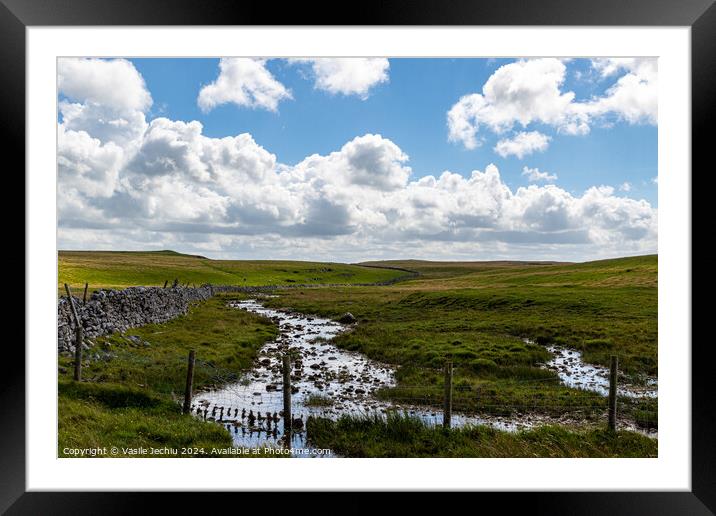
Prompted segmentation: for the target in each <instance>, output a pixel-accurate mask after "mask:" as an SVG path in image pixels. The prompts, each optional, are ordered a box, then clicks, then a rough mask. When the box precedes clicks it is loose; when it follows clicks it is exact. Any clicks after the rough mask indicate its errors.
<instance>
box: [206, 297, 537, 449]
mask: <svg viewBox="0 0 716 516" xmlns="http://www.w3.org/2000/svg"><path fill="white" fill-rule="evenodd" d="M232 306H234V307H236V308H238V309H241V310H246V311H249V312H253V313H256V314H260V315H263V316H264V317H268V318H270V319H272V320H273V321H274V322H275V323H276V324H277V325H278V327H279V337H278V338H277V339H276V340H274V341H271V342H268V343H267V344H266V345H264V347H263V348H261V350H260V351H259V357H258V360H257V362H256V364H255V365H254V368H253V369H252V370H251V371H250V372H249V373H248V374H247V375H246V376H244V377H243V378H242V380H241V381H240V382H237V383H232V384H229V385H226V386H224V387H222V388H221V389H217V390H212V391H206V392H201V393H199V394H197V396H196V397H195V404H194V409H193V413H194V414H195V415H197V416H198V417H206V418H207V419H211V420H215V421H217V422H218V423H221V424H223V425H225V426H226V428H227V429H228V430H229V432H230V433H231V435H232V436H233V438H234V444H235V446H237V447H266V446H273V447H275V446H276V445H277V444H279V443H280V444H285V443H284V442H282V439H283V426H284V422H283V418H282V410H283V377H282V365H281V361H282V357H283V355H284V353H285V352H287V351H289V352H290V353H291V355H292V356H293V357H294V358H293V360H292V363H291V386H292V396H291V411H292V419H294V421H295V420H296V419H299V420H300V423H299V425H301V426H305V422H306V420H307V418H308V416H311V415H312V416H321V417H327V418H330V419H337V418H338V417H340V416H341V415H343V414H353V415H357V414H369V415H370V414H380V415H382V414H385V413H387V412H388V411H398V412H405V413H407V414H410V415H412V416H417V417H419V418H421V419H422V420H423V421H426V422H427V423H429V424H435V425H439V424H442V421H443V413H442V411H441V410H433V409H426V408H424V407H415V406H410V405H398V404H395V403H393V402H390V401H385V400H379V399H377V398H376V397H375V396H374V392H375V391H376V390H377V389H380V388H386V387H394V386H395V384H396V382H395V369H394V368H392V367H391V366H388V365H386V364H382V363H380V362H377V361H375V360H371V359H369V358H367V357H365V356H364V355H362V354H360V353H356V352H351V351H346V350H342V349H339V348H337V347H336V346H334V345H333V344H331V342H330V340H331V339H332V338H334V337H335V336H336V335H338V334H340V333H342V332H344V331H347V330H348V329H349V328H350V326H348V325H343V324H339V323H337V322H334V321H331V320H329V319H322V318H319V317H310V316H307V315H304V314H299V313H290V312H283V311H279V310H273V309H270V308H266V307H264V306H263V305H262V304H261V303H260V302H258V301H256V300H253V299H252V300H246V301H239V302H236V303H234V304H233V305H232ZM326 401H328V404H327V405H324V406H317V405H316V403H317V402H319V403H320V402H324V403H325V402H326ZM222 409H223V410H222ZM267 413H268V414H267ZM267 416H270V417H267ZM451 423H452V426H453V427H460V426H464V425H467V424H474V425H477V424H483V425H490V426H493V427H495V428H498V429H501V430H508V431H515V430H518V429H523V428H529V427H531V426H532V425H533V423H532V422H531V421H528V420H524V421H523V420H517V419H515V420H512V419H510V418H501V417H489V418H483V417H477V416H466V415H463V414H455V413H453V415H452V418H451ZM291 447H293V448H307V447H308V446H307V443H306V434H305V432H303V431H294V432H293V433H292V436H291ZM309 455H310V454H309Z"/></svg>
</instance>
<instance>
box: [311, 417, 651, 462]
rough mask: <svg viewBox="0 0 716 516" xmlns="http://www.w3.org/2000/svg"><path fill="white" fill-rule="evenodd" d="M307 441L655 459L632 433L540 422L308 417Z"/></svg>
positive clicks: (406, 450)
mask: <svg viewBox="0 0 716 516" xmlns="http://www.w3.org/2000/svg"><path fill="white" fill-rule="evenodd" d="M307 435H308V439H309V440H310V442H311V443H312V444H313V445H315V446H317V447H321V448H324V447H325V448H331V449H332V450H334V451H335V452H336V453H338V454H340V455H344V456H347V457H570V458H576V457H656V456H657V455H658V445H657V442H656V441H655V440H652V439H649V438H648V437H645V436H643V435H641V434H638V433H634V432H626V431H619V432H610V431H608V430H600V429H591V430H569V429H567V428H564V427H557V426H543V427H539V428H536V429H533V430H526V431H522V432H516V433H510V432H503V431H499V430H495V429H493V428H489V427H486V426H474V427H467V428H459V429H450V430H446V429H443V428H440V427H433V426H428V425H426V424H425V423H423V422H422V421H421V420H420V419H417V418H413V417H409V416H405V415H400V414H388V416H387V417H385V418H383V417H380V416H360V417H349V416H344V417H341V418H340V419H339V420H338V421H332V420H329V419H325V418H314V417H311V418H309V419H308V422H307Z"/></svg>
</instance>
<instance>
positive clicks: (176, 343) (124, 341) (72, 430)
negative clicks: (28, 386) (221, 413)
mask: <svg viewBox="0 0 716 516" xmlns="http://www.w3.org/2000/svg"><path fill="white" fill-rule="evenodd" d="M275 335H276V328H275V327H274V326H273V324H271V322H270V321H268V320H266V319H262V318H260V317H257V316H255V315H253V314H250V313H248V312H244V311H242V310H236V309H233V308H229V307H227V306H226V299H225V298H224V297H222V296H215V297H214V298H212V299H210V300H208V301H205V302H204V303H200V304H196V305H194V306H193V307H192V308H191V310H190V312H189V313H188V314H187V315H185V316H181V317H178V318H177V319H174V320H172V321H169V322H167V323H165V324H161V325H156V324H152V325H147V326H143V327H141V328H136V329H134V330H131V331H128V332H127V333H126V334H125V335H119V334H113V335H110V336H107V337H103V338H99V339H97V345H96V346H95V348H93V349H92V351H91V352H90V353H88V354H86V358H87V361H86V363H85V364H84V366H83V382H82V383H81V384H76V383H75V382H72V380H71V378H72V358H71V357H70V356H65V355H63V356H60V358H59V365H60V373H59V415H60V419H59V442H58V445H59V453H60V455H62V450H63V449H64V448H65V447H67V446H70V447H72V446H77V447H82V448H89V447H96V446H107V447H110V446H134V447H138V446H150V445H154V446H157V447H160V446H169V447H174V448H181V447H183V446H187V445H192V446H199V445H201V446H207V447H211V446H216V447H224V446H228V445H230V444H231V438H230V436H229V434H228V433H227V432H226V431H225V430H224V429H223V428H221V427H219V426H217V425H212V424H207V423H204V422H202V421H198V420H197V419H195V418H194V417H192V416H188V415H182V414H181V413H180V406H179V404H178V403H177V401H178V399H180V397H181V395H182V393H183V391H184V382H185V380H186V360H187V355H188V351H189V350H190V349H192V348H193V349H196V351H197V357H198V358H197V365H196V368H195V372H194V387H195V389H197V390H198V389H201V388H202V387H206V386H209V385H212V384H215V383H219V382H222V381H226V380H227V378H226V376H225V371H236V373H237V374H238V373H239V372H240V371H241V370H244V369H246V368H248V367H249V366H250V365H251V363H252V360H253V359H254V358H255V356H256V352H257V351H258V349H259V348H260V347H261V346H262V345H263V343H264V342H266V341H267V340H269V339H272V338H273V337H275ZM131 337H137V338H138V339H135V340H133V339H132V338H131ZM137 342H139V344H138V343H137ZM144 342H146V343H147V344H148V345H145V344H144ZM218 376H220V378H219V377H218Z"/></svg>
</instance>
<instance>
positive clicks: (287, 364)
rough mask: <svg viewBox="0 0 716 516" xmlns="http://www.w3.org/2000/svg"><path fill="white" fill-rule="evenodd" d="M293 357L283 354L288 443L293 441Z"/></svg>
mask: <svg viewBox="0 0 716 516" xmlns="http://www.w3.org/2000/svg"><path fill="white" fill-rule="evenodd" d="M291 421H292V420H291V357H290V356H289V354H288V353H286V354H284V355H283V431H284V434H285V435H286V436H287V440H286V444H287V445H290V443H291Z"/></svg>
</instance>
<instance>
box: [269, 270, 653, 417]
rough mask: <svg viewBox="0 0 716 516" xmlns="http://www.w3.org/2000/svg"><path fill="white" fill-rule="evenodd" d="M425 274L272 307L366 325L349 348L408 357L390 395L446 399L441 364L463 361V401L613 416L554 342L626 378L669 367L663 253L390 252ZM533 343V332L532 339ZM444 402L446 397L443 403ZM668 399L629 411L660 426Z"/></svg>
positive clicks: (467, 406)
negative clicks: (660, 318)
mask: <svg viewBox="0 0 716 516" xmlns="http://www.w3.org/2000/svg"><path fill="white" fill-rule="evenodd" d="M388 263H389V265H395V266H401V267H407V268H412V269H414V270H417V271H419V272H420V273H421V276H420V277H419V278H417V279H414V280H409V281H405V282H401V283H398V284H395V285H392V286H388V287H381V288H350V289H348V288H333V289H311V290H308V289H306V290H297V291H284V292H282V293H281V295H280V296H279V297H278V298H274V299H271V300H269V301H268V305H269V306H273V307H276V308H284V309H286V308H288V309H295V310H297V311H300V312H303V313H313V314H317V315H321V316H326V317H330V318H337V317H339V316H340V315H341V314H342V313H344V312H351V313H352V314H353V315H354V316H355V317H356V318H357V319H358V321H359V324H358V325H357V326H356V328H355V329H354V331H352V332H348V333H345V334H342V335H340V336H338V337H337V338H336V339H335V344H336V345H337V346H339V347H342V348H345V349H349V350H354V351H360V352H362V353H365V354H366V355H367V356H369V357H371V358H373V359H376V360H380V361H382V362H386V363H390V364H394V365H397V366H399V368H398V372H397V380H398V386H397V387H396V388H394V389H386V390H384V391H383V392H382V393H381V395H382V396H385V397H388V398H391V399H394V400H400V399H403V398H405V399H411V400H413V401H414V402H416V403H419V402H420V401H421V400H425V401H424V402H425V403H429V404H430V403H438V404H439V403H440V401H439V400H441V399H442V389H443V373H442V370H441V368H442V367H443V365H444V363H445V362H446V361H447V360H450V361H452V362H453V363H454V366H455V369H454V385H455V405H456V410H471V411H479V412H482V413H493V414H510V413H513V412H530V411H532V412H535V411H537V412H546V413H552V414H562V413H564V412H565V411H567V410H568V411H577V410H578V411H579V412H581V413H583V414H584V417H585V419H587V420H592V419H597V420H599V418H603V412H604V409H605V408H606V400H605V398H604V397H602V396H596V395H595V394H594V393H591V392H586V391H582V390H577V389H570V388H567V387H565V386H563V385H561V384H560V382H559V381H558V379H557V375H556V373H555V372H554V371H550V370H547V369H544V368H543V367H541V364H543V363H544V362H546V361H547V360H548V359H549V356H550V355H549V353H548V351H547V350H546V348H545V346H544V345H545V344H557V345H560V346H565V347H569V348H573V349H577V350H579V351H581V352H582V354H583V358H584V360H585V361H586V362H590V363H594V364H600V365H604V366H608V364H609V356H610V355H611V354H616V355H618V357H619V366H620V367H619V369H620V381H621V382H628V383H630V384H632V385H637V386H639V385H643V384H644V383H645V381H646V379H647V378H649V377H655V376H656V375H657V330H658V328H657V281H656V278H657V257H656V256H643V257H634V258H622V259H616V260H604V261H599V262H589V263H584V264H542V263H539V264H534V265H526V264H524V263H522V264H515V263H511V262H505V263H460V264H455V263H448V264H440V263H432V262H388ZM527 339H528V340H530V341H532V342H526V340H527ZM431 400H435V401H431ZM656 411H657V400H656V399H626V398H621V399H620V415H622V416H624V417H625V418H627V419H631V420H633V421H635V422H636V423H637V424H639V425H640V426H642V427H647V428H654V427H656V424H657V413H656Z"/></svg>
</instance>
